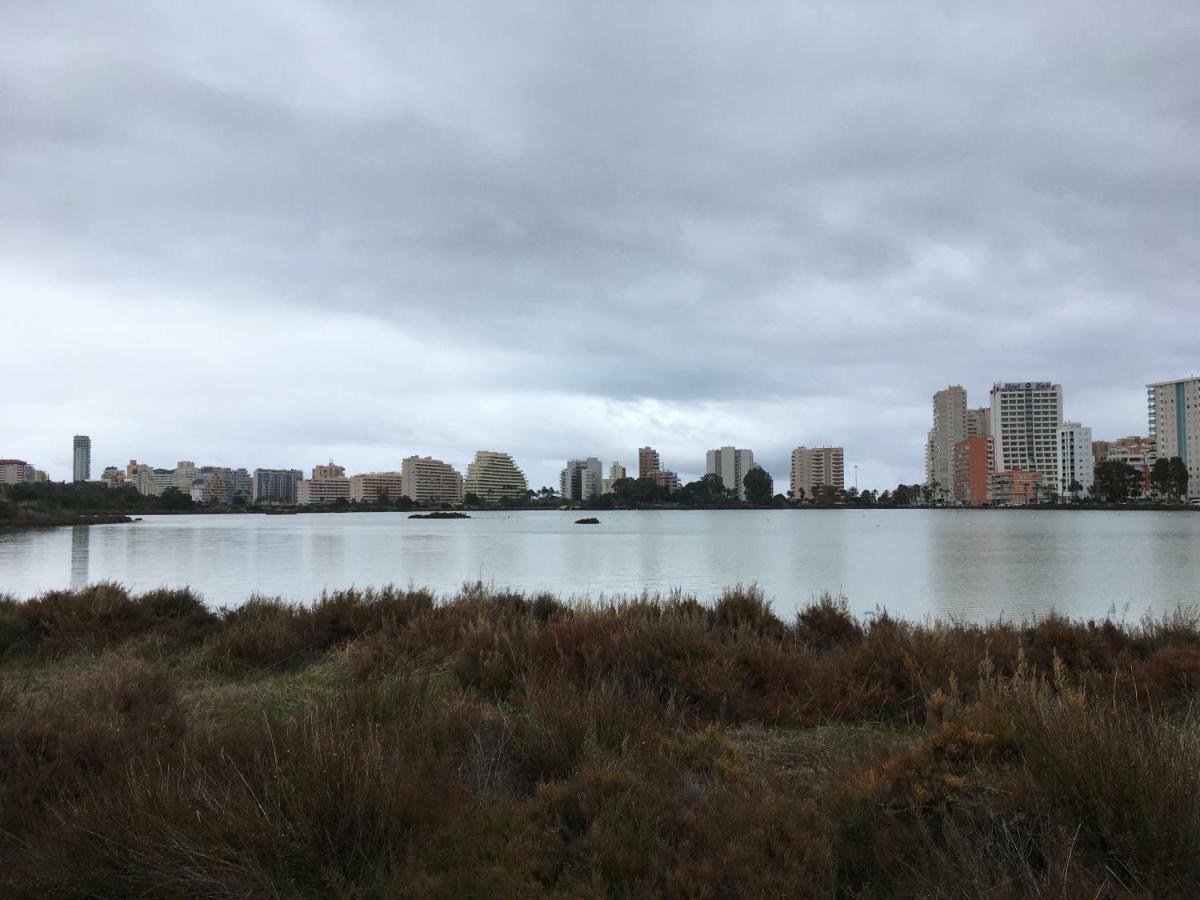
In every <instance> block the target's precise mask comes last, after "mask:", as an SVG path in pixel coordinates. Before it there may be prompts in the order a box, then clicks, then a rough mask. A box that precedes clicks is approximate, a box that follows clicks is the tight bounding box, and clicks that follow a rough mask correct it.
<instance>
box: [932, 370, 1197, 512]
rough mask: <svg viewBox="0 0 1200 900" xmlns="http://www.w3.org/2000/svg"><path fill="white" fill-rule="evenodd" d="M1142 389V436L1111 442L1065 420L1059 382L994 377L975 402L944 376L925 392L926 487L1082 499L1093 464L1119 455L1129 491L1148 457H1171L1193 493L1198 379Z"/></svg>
mask: <svg viewBox="0 0 1200 900" xmlns="http://www.w3.org/2000/svg"><path fill="white" fill-rule="evenodd" d="M1146 390H1147V424H1148V433H1147V436H1130V437H1123V438H1119V439H1116V440H1111V441H1110V440H1094V439H1093V435H1092V429H1091V428H1089V427H1087V426H1086V425H1084V424H1082V423H1080V422H1075V421H1067V420H1065V419H1064V414H1063V408H1064V407H1063V390H1062V386H1061V385H1058V384H1053V383H1051V382H1048V381H1023V382H1020V381H1017V382H1013V381H1006V382H996V383H995V384H994V385H993V386H992V390H991V403H990V405H989V406H988V407H984V408H980V409H975V410H973V409H970V408H969V406H968V404H967V393H966V391H965V390H964V389H963V388H962V387H961V386H959V385H951V386H950V387H948V388H945V389H944V390H940V391H938V392H936V393H935V394H934V395H933V404H932V405H933V427H932V428H931V429H930V431H929V434H928V436H927V438H926V454H925V455H926V460H925V487H926V490H927V491H928V492H929V493H930V494H932V496H933V497H934V498H935V499H937V500H940V501H942V502H947V503H954V504H959V505H967V506H977V505H982V504H984V503H991V504H995V505H1011V506H1022V505H1025V504H1027V503H1039V502H1046V501H1048V500H1053V499H1056V498H1057V499H1068V498H1071V499H1081V498H1087V497H1092V496H1095V495H1096V494H1097V492H1098V490H1099V485H1098V484H1097V472H1098V471H1099V470H1098V467H1100V466H1102V465H1107V464H1119V465H1120V466H1121V467H1124V466H1128V467H1131V468H1132V469H1133V470H1134V471H1136V472H1137V474H1138V476H1140V478H1139V482H1138V483H1139V484H1140V488H1139V489H1137V490H1134V493H1133V496H1134V497H1137V496H1146V495H1149V494H1150V493H1151V492H1152V484H1151V472H1152V470H1153V469H1154V465H1155V463H1156V462H1157V461H1158V460H1160V459H1166V460H1170V459H1172V458H1173V457H1178V458H1179V459H1180V460H1181V461H1182V463H1183V465H1184V466H1185V468H1186V470H1187V472H1188V475H1189V479H1188V485H1187V489H1186V496H1188V497H1192V498H1194V497H1200V452H1197V450H1196V448H1197V447H1200V378H1194V377H1193V378H1185V379H1179V380H1175V381H1163V382H1157V383H1155V384H1150V385H1147V387H1146ZM1122 477H1124V476H1122ZM1129 477H1131V478H1132V477H1133V476H1132V475H1130V476H1129ZM985 486H986V489H985Z"/></svg>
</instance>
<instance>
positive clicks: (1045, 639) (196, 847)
mask: <svg viewBox="0 0 1200 900" xmlns="http://www.w3.org/2000/svg"><path fill="white" fill-rule="evenodd" d="M0 658H2V664H0V892H2V893H3V894H4V895H6V896H35V895H45V894H65V895H71V894H75V895H81V896H118V895H120V896H124V895H129V894H141V895H148V896H172V897H174V896H223V895H234V896H251V895H258V894H264V895H283V896H309V895H311V896H325V895H330V894H335V895H363V896H376V895H388V896H391V895H395V896H541V895H568V896H580V897H583V896H629V897H633V896H647V895H664V896H677V895H679V896H699V897H726V896H728V897H735V896H768V895H769V896H797V895H799V896H851V897H856V896H897V895H903V896H983V895H986V896H989V897H1017V896H1030V895H1035V896H1054V897H1084V896H1086V897H1096V896H1147V897H1149V896H1192V895H1194V894H1195V893H1196V887H1197V885H1200V727H1198V726H1197V725H1196V723H1195V722H1194V720H1193V717H1192V706H1193V703H1194V702H1195V697H1196V692H1197V690H1200V623H1197V621H1196V620H1194V619H1190V618H1187V617H1185V616H1183V615H1175V616H1173V617H1170V618H1168V619H1165V620H1161V621H1145V622H1142V623H1140V624H1138V625H1136V626H1123V625H1117V624H1114V623H1112V622H1108V621H1105V622H1100V623H1095V622H1088V623H1077V622H1069V621H1066V620H1064V619H1062V618H1059V617H1055V616H1051V617H1048V618H1046V619H1043V620H1041V621H1038V622H1034V623H1027V624H1014V623H1004V624H992V625H987V626H975V625H967V624H949V625H940V624H938V625H917V624H912V623H907V622H903V621H898V620H895V619H891V618H889V617H887V616H883V615H880V616H876V617H873V618H870V619H869V620H865V621H864V620H860V619H858V618H856V617H854V616H852V615H850V614H849V613H848V612H847V610H846V607H845V605H844V603H840V602H837V601H834V600H832V599H830V598H824V599H822V600H821V601H819V602H817V603H815V604H813V605H811V606H809V607H807V608H805V609H803V610H801V611H800V612H799V614H797V615H796V616H795V617H794V619H792V620H791V621H784V620H782V619H781V618H780V617H779V616H777V615H776V614H775V613H774V612H773V611H772V609H771V607H770V605H769V604H768V603H766V602H765V600H764V598H763V597H762V595H761V594H760V593H759V592H758V591H757V590H755V589H741V588H739V589H734V590H730V591H727V592H726V593H725V594H724V595H723V596H721V597H720V598H719V599H718V600H717V601H716V602H715V603H713V604H701V603H698V602H697V601H696V600H695V599H693V598H690V597H687V596H683V595H679V594H676V595H673V596H670V597H666V598H639V599H630V600H624V601H620V602H614V603H592V604H586V603H585V604H574V605H566V604H563V603H561V602H560V601H558V600H557V599H556V598H554V597H552V596H549V595H537V596H528V595H522V594H517V593H510V592H503V591H496V590H490V589H486V588H484V587H483V586H480V585H475V586H468V587H465V588H464V589H463V590H462V591H461V592H460V593H459V594H458V595H457V596H456V597H454V598H452V599H448V600H443V601H438V600H436V599H435V597H434V596H433V595H432V594H430V593H429V592H427V591H420V590H400V589H393V588H387V589H383V590H379V591H363V592H358V591H342V592H337V593H333V594H329V595H326V596H323V597H321V598H320V599H319V600H318V601H317V602H316V603H315V604H313V605H311V606H295V605H290V604H286V603H283V602H280V601H277V600H271V599H264V598H252V599H251V600H249V601H247V602H246V603H245V604H243V605H242V606H240V607H237V608H234V609H228V610H221V611H218V612H214V611H211V610H209V609H208V608H206V607H205V606H204V604H203V603H202V602H200V600H199V599H198V598H196V597H195V596H194V595H193V594H191V593H190V592H188V591H186V590H159V591H152V592H149V593H146V594H142V595H140V596H136V597H131V596H130V595H129V594H128V593H127V592H125V591H124V590H123V589H121V588H120V587H118V586H115V585H108V584H101V585H96V586H94V587H91V588H87V589H85V590H81V591H75V592H50V593H47V594H43V595H41V596H40V597H36V598H33V599H31V600H28V601H24V602H17V601H13V600H2V599H0Z"/></svg>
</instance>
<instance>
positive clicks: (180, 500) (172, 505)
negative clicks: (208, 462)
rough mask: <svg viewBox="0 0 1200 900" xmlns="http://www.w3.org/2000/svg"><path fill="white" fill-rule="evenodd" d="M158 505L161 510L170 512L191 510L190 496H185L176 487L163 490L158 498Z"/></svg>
mask: <svg viewBox="0 0 1200 900" xmlns="http://www.w3.org/2000/svg"><path fill="white" fill-rule="evenodd" d="M158 503H159V506H161V507H162V508H163V509H170V510H181V509H191V508H192V506H193V504H192V498H191V495H190V494H185V493H184V492H183V491H181V490H180V489H179V488H177V487H169V488H167V489H166V490H164V491H163V492H162V495H161V496H160V497H159V498H158Z"/></svg>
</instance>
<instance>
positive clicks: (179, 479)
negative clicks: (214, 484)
mask: <svg viewBox="0 0 1200 900" xmlns="http://www.w3.org/2000/svg"><path fill="white" fill-rule="evenodd" d="M199 474H200V470H199V469H197V468H196V464H195V463H194V462H192V461H191V460H190V459H181V460H179V462H177V463H175V472H174V476H175V477H174V478H173V480H172V482H171V484H172V486H173V487H175V488H178V489H179V490H181V491H183V492H184V493H185V494H187V493H191V490H192V482H194V481H195V480H196V476H197V475H199Z"/></svg>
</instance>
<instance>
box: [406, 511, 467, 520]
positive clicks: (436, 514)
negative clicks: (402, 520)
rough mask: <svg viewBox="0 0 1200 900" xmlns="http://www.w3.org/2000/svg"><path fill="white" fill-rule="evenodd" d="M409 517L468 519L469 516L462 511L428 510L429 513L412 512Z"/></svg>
mask: <svg viewBox="0 0 1200 900" xmlns="http://www.w3.org/2000/svg"><path fill="white" fill-rule="evenodd" d="M409 518H410V519H469V518H471V517H470V516H468V515H467V514H466V513H463V512H440V511H439V512H429V513H413V514H412V515H411V516H409Z"/></svg>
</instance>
